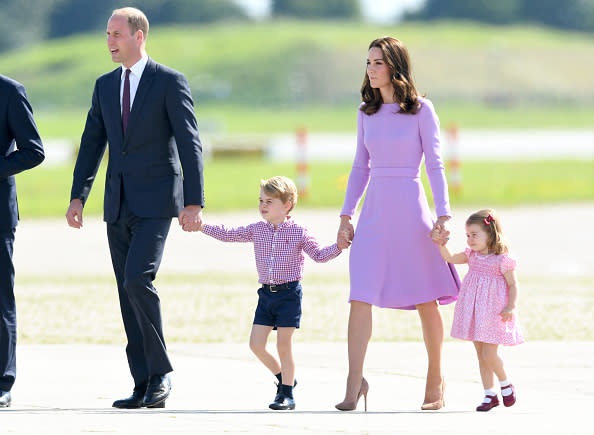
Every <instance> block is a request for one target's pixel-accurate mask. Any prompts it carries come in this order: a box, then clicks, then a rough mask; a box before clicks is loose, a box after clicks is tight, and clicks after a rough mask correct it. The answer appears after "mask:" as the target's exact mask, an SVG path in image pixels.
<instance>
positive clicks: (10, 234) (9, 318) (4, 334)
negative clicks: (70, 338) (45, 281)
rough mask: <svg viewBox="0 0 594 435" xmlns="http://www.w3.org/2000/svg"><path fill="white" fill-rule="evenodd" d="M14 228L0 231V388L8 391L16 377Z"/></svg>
mask: <svg viewBox="0 0 594 435" xmlns="http://www.w3.org/2000/svg"><path fill="white" fill-rule="evenodd" d="M14 232H15V228H13V229H11V230H8V231H6V230H5V231H0V390H2V391H10V389H11V388H12V386H13V384H14V380H15V378H16V342H17V323H16V322H17V319H16V304H15V300H14V265H13V264H12V252H13V251H12V250H13V246H14Z"/></svg>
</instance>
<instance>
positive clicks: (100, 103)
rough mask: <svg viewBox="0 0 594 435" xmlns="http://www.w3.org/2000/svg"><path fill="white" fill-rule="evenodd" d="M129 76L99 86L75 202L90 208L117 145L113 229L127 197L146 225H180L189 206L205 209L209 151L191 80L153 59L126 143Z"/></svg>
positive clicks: (111, 168)
mask: <svg viewBox="0 0 594 435" xmlns="http://www.w3.org/2000/svg"><path fill="white" fill-rule="evenodd" d="M121 72H122V68H121V67H118V68H116V69H115V70H113V71H112V72H110V73H107V74H104V75H103V76H101V77H99V78H98V79H97V81H96V82H95V89H94V91H93V100H92V104H91V109H90V110H89V114H88V116H87V122H86V125H85V129H84V132H83V135H82V138H81V143H80V150H79V153H78V157H77V160H76V166H75V169H74V177H73V183H72V191H71V194H70V199H71V200H72V199H74V198H80V199H81V200H82V201H83V204H84V203H85V202H86V200H87V198H88V196H89V192H90V190H91V187H92V185H93V181H94V179H95V176H96V174H97V170H98V168H99V164H100V163H101V159H102V157H103V154H104V152H105V149H106V146H107V143H109V158H108V165H107V174H106V178H105V197H104V204H103V207H104V220H105V221H106V222H108V223H113V222H115V221H116V219H117V218H118V215H119V208H120V201H121V195H122V189H123V193H124V195H125V197H126V200H127V202H128V205H129V207H130V209H131V211H132V212H133V213H134V214H135V215H136V216H138V217H143V218H153V217H160V218H172V217H177V216H178V215H179V213H180V212H181V210H182V209H183V208H184V207H185V206H186V205H200V206H204V188H203V185H204V181H203V164H202V145H201V143H200V139H199V136H198V126H197V125H196V117H195V115H194V102H193V101H192V96H191V93H190V87H189V85H188V81H187V80H186V78H185V76H184V75H183V74H181V73H179V72H177V71H174V70H172V69H170V68H167V67H166V66H164V65H161V64H159V63H156V62H154V61H153V60H152V59H150V58H149V59H148V62H147V64H146V66H145V68H144V71H143V73H142V77H141V78H140V82H139V84H138V89H137V91H136V96H135V97H134V101H133V103H132V109H131V111H130V118H129V119H128V126H127V129H126V134H125V135H124V133H123V128H122V117H121V106H120V82H121ZM180 163H181V166H180Z"/></svg>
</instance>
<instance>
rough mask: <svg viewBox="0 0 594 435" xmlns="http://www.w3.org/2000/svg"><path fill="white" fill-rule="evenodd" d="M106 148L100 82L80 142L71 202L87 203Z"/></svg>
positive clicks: (96, 84) (97, 84) (95, 90)
mask: <svg viewBox="0 0 594 435" xmlns="http://www.w3.org/2000/svg"><path fill="white" fill-rule="evenodd" d="M106 147H107V133H106V131H105V124H104V123H103V115H102V114H101V105H100V100H99V82H96V83H95V89H94V91H93V100H92V103H91V108H90V109H89V114H88V115H87V123H86V124H85V129H84V131H83V134H82V137H81V140H80V149H79V151H78V156H77V158H76V165H75V166H74V176H73V180H72V190H71V192H70V200H71V201H72V200H73V199H75V198H79V199H80V200H81V201H82V202H83V204H84V203H85V202H86V201H87V198H88V197H89V192H90V191H91V187H92V186H93V181H95V176H96V175H97V170H98V169H99V165H100V164H101V159H102V158H103V154H104V153H105V148H106Z"/></svg>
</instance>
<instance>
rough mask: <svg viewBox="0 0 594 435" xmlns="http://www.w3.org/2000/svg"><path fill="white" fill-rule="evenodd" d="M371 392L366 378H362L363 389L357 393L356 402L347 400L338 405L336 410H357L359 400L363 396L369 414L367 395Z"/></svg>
mask: <svg viewBox="0 0 594 435" xmlns="http://www.w3.org/2000/svg"><path fill="white" fill-rule="evenodd" d="M368 392H369V384H368V383H367V381H366V380H365V378H361V387H360V388H359V392H358V393H357V399H356V400H345V401H343V402H340V403H339V404H338V405H336V409H338V410H340V411H354V410H355V409H357V404H358V403H359V399H360V398H361V396H363V402H364V403H365V412H367V393H368Z"/></svg>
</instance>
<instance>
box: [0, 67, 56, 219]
mask: <svg viewBox="0 0 594 435" xmlns="http://www.w3.org/2000/svg"><path fill="white" fill-rule="evenodd" d="M15 145H16V146H15ZM44 158H45V155H44V153H43V145H42V143H41V138H40V137H39V133H38V132H37V127H36V125H35V121H34V120H33V110H32V109H31V105H30V104H29V102H28V101H27V94H26V93H25V88H24V86H23V85H21V84H20V83H19V82H16V81H14V80H12V79H10V78H8V77H6V76H3V75H1V74H0V230H10V229H12V228H14V227H16V226H17V223H18V220H19V210H18V204H17V193H16V184H15V180H14V175H15V174H18V173H19V172H22V171H24V170H26V169H30V168H32V167H34V166H37V165H39V164H40V163H41V162H42V161H43V159H44Z"/></svg>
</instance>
